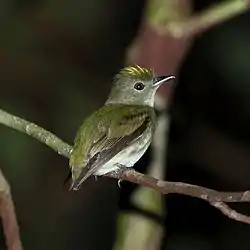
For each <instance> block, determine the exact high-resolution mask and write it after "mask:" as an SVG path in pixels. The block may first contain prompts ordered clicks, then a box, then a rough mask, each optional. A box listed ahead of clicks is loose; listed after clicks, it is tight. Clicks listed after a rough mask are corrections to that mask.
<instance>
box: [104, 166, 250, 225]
mask: <svg viewBox="0 0 250 250" xmlns="http://www.w3.org/2000/svg"><path fill="white" fill-rule="evenodd" d="M106 176H108V177H111V178H116V179H121V180H127V181H130V182H133V183H137V184H139V185H141V186H144V187H149V188H152V189H154V190H157V191H159V192H161V193H162V194H171V193H177V194H183V195H188V196H192V197H195V198H199V199H202V200H205V201H207V202H209V203H210V204H211V205H212V206H214V207H215V208H217V209H219V210H220V211H221V212H222V213H223V214H225V215H226V216H228V217H229V218H231V219H233V220H237V221H240V222H244V223H247V224H250V217H249V216H246V215H243V214H240V213H238V212H236V211H235V210H233V209H231V208H230V207H229V206H228V205H226V204H225V202H250V191H245V192H220V191H216V190H213V189H209V188H205V187H201V186H196V185H192V184H188V183H182V182H170V181H162V180H159V179H157V178H154V177H151V176H148V175H145V174H142V173H138V172H136V171H135V170H133V169H131V170H130V169H120V170H118V171H116V172H112V173H109V174H107V175H106Z"/></svg>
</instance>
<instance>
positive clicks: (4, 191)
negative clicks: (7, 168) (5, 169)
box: [0, 170, 22, 250]
mask: <svg viewBox="0 0 250 250" xmlns="http://www.w3.org/2000/svg"><path fill="white" fill-rule="evenodd" d="M0 217H1V220H2V225H3V231H4V235H5V241H6V242H5V243H6V246H7V249H8V250H21V249H22V244H21V239H20V234H19V227H18V223H17V219H16V214H15V207H14V203H13V200H12V197H11V193H10V187H9V184H8V182H7V181H6V179H5V178H4V176H3V174H2V172H1V170H0Z"/></svg>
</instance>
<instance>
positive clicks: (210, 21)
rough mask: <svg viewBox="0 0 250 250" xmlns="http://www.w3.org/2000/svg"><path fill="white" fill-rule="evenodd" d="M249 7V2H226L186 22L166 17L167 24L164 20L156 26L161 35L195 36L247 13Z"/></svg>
mask: <svg viewBox="0 0 250 250" xmlns="http://www.w3.org/2000/svg"><path fill="white" fill-rule="evenodd" d="M249 5H250V1H249V0H234V1H226V0H224V2H222V3H217V4H214V5H213V6H211V7H208V8H207V9H206V10H204V11H202V12H201V13H199V14H197V15H193V16H191V17H189V18H184V20H180V21H171V20H169V19H168V18H167V17H166V22H165V24H164V19H163V20H161V24H159V23H158V24H157V23H155V24H154V26H155V28H156V30H157V31H158V32H159V33H161V34H166V33H168V34H170V35H171V36H173V37H176V38H181V37H185V36H193V35H197V34H200V33H201V32H203V31H205V30H207V29H209V28H210V27H212V26H214V25H217V24H220V23H222V22H225V21H227V20H229V19H231V18H233V17H235V16H238V15H240V14H242V13H244V12H246V11H247V10H248V8H249Z"/></svg>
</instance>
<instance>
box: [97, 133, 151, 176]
mask: <svg viewBox="0 0 250 250" xmlns="http://www.w3.org/2000/svg"><path fill="white" fill-rule="evenodd" d="M151 140H152V133H147V132H144V134H143V135H141V137H140V138H139V139H138V140H137V141H135V142H134V143H133V144H131V145H130V146H129V147H127V148H126V149H123V150H122V151H121V152H120V153H118V154H117V155H116V156H114V157H113V158H112V159H111V160H109V161H108V162H107V163H106V164H104V165H103V166H102V167H101V168H100V169H99V170H97V171H96V172H95V173H94V175H104V174H107V173H109V172H111V171H115V170H117V169H118V166H117V165H116V164H117V163H118V164H121V165H124V166H126V167H133V166H134V164H135V163H136V162H137V161H138V160H139V159H140V158H141V157H142V156H143V154H144V153H145V152H146V150H147V149H148V147H149V145H150V143H151Z"/></svg>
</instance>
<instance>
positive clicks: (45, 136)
mask: <svg viewBox="0 0 250 250" xmlns="http://www.w3.org/2000/svg"><path fill="white" fill-rule="evenodd" d="M6 119H7V120H6ZM0 123H2V124H4V125H6V126H9V127H11V128H14V129H16V130H19V131H21V132H24V133H26V134H28V135H30V136H32V137H34V138H36V139H37V140H39V141H40V142H42V143H44V144H46V145H47V146H49V147H51V148H52V149H53V150H55V151H56V152H58V153H59V154H61V155H63V156H65V157H67V158H68V157H69V155H70V152H71V149H72V147H71V146H70V145H68V144H67V143H65V142H63V141H62V140H61V139H59V138H58V137H57V136H55V135H53V134H52V133H50V132H49V131H46V130H45V129H43V128H41V127H39V126H37V125H35V124H34V123H30V122H28V121H26V120H24V119H21V118H18V117H16V116H13V115H11V114H9V113H7V112H5V111H3V110H0ZM31 131H32V132H31ZM106 176H107V177H110V178H115V179H121V180H126V181H130V182H133V183H137V184H139V185H141V186H144V187H149V188H152V189H154V190H157V191H159V192H161V193H162V194H170V193H177V194H183V195H188V196H192V197H196V198H199V199H203V200H205V201H207V202H209V203H210V204H211V205H212V206H214V207H215V208H217V209H219V210H220V211H221V212H222V213H223V214H225V215H227V216H228V217H229V218H231V219H234V220H237V221H241V222H244V223H248V224H250V217H248V216H245V215H242V214H240V213H237V212H236V211H234V210H232V209H231V208H230V207H228V206H227V205H226V204H225V202H250V191H244V192H220V191H216V190H213V189H209V188H205V187H201V186H196V185H192V184H188V183H182V182H170V181H163V180H160V179H157V178H154V177H151V176H148V175H145V174H142V173H139V172H137V171H135V170H133V169H127V168H121V169H119V170H118V171H115V172H111V173H109V174H107V175H106Z"/></svg>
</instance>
